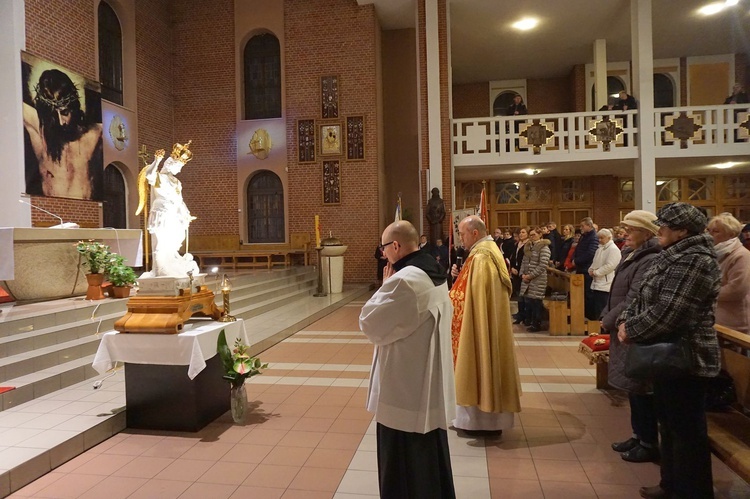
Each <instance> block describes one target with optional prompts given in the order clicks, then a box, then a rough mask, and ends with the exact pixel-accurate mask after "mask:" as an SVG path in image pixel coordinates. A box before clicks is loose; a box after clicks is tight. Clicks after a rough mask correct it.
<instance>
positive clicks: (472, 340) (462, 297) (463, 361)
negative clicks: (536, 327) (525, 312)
mask: <svg viewBox="0 0 750 499" xmlns="http://www.w3.org/2000/svg"><path fill="white" fill-rule="evenodd" d="M458 232H459V235H460V237H461V243H462V245H463V247H464V248H466V249H467V250H469V251H470V252H469V256H468V258H467V259H466V263H464V265H463V267H462V268H461V269H460V272H459V269H458V268H457V267H456V266H455V265H454V266H453V268H452V270H451V272H452V274H453V275H454V277H455V278H456V281H455V283H454V284H453V288H452V289H451V292H450V297H451V301H452V302H453V309H454V312H453V322H452V328H451V329H452V339H453V358H454V365H455V378H456V404H457V407H456V419H455V421H454V422H453V426H454V427H455V428H456V429H459V430H464V431H465V432H467V433H469V434H472V432H479V434H482V433H483V432H491V433H495V434H498V433H500V432H502V430H504V429H508V428H512V427H513V422H514V415H515V413H517V412H520V411H521V401H520V396H521V382H520V377H519V374H518V365H517V364H516V353H515V349H514V344H513V329H512V328H513V326H512V324H511V315H510V294H511V283H510V276H509V274H508V269H507V267H506V265H505V260H504V259H503V256H502V254H501V253H500V250H498V248H497V244H495V242H494V241H493V240H492V237H490V236H488V235H487V228H486V226H485V224H484V222H482V220H481V219H480V218H479V217H477V216H474V215H472V216H469V217H466V218H464V219H463V220H462V221H461V223H460V224H459V225H458Z"/></svg>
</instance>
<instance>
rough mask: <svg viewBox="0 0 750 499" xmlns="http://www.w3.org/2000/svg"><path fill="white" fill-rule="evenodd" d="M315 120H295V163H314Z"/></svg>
mask: <svg viewBox="0 0 750 499" xmlns="http://www.w3.org/2000/svg"><path fill="white" fill-rule="evenodd" d="M316 147H317V146H316V142H315V120H297V162H299V163H314V162H315V149H316Z"/></svg>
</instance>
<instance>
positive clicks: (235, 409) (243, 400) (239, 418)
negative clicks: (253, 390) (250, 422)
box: [229, 383, 247, 424]
mask: <svg viewBox="0 0 750 499" xmlns="http://www.w3.org/2000/svg"><path fill="white" fill-rule="evenodd" d="M229 408H230V411H231V413H232V420H233V421H234V422H235V423H239V424H241V423H243V422H244V421H245V411H246V410H247V391H245V384H244V383H243V384H241V385H237V386H235V385H232V388H231V390H230V392H229Z"/></svg>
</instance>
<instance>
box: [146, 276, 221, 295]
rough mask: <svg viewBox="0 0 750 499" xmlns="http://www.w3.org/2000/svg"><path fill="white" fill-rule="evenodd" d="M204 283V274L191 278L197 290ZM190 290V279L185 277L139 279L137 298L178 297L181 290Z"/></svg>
mask: <svg viewBox="0 0 750 499" xmlns="http://www.w3.org/2000/svg"><path fill="white" fill-rule="evenodd" d="M205 283H206V274H197V275H194V276H193V286H195V289H198V288H199V287H200V286H203V285H204V284H205ZM188 288H190V278H189V277H188V276H185V277H166V276H163V277H143V276H141V277H139V278H138V296H180V292H181V291H182V290H183V289H188Z"/></svg>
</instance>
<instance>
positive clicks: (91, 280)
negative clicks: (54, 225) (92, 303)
mask: <svg viewBox="0 0 750 499" xmlns="http://www.w3.org/2000/svg"><path fill="white" fill-rule="evenodd" d="M76 250H77V251H78V253H80V254H81V256H82V258H83V264H84V265H85V266H86V267H88V268H89V271H90V273H89V274H86V280H87V281H88V284H89V287H88V289H87V290H86V299H87V300H102V299H103V298H104V293H103V292H102V283H103V282H104V272H105V270H106V268H107V263H108V262H109V259H110V254H111V253H110V251H109V246H107V245H106V244H104V243H100V242H98V241H92V240H89V241H78V243H77V244H76Z"/></svg>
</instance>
